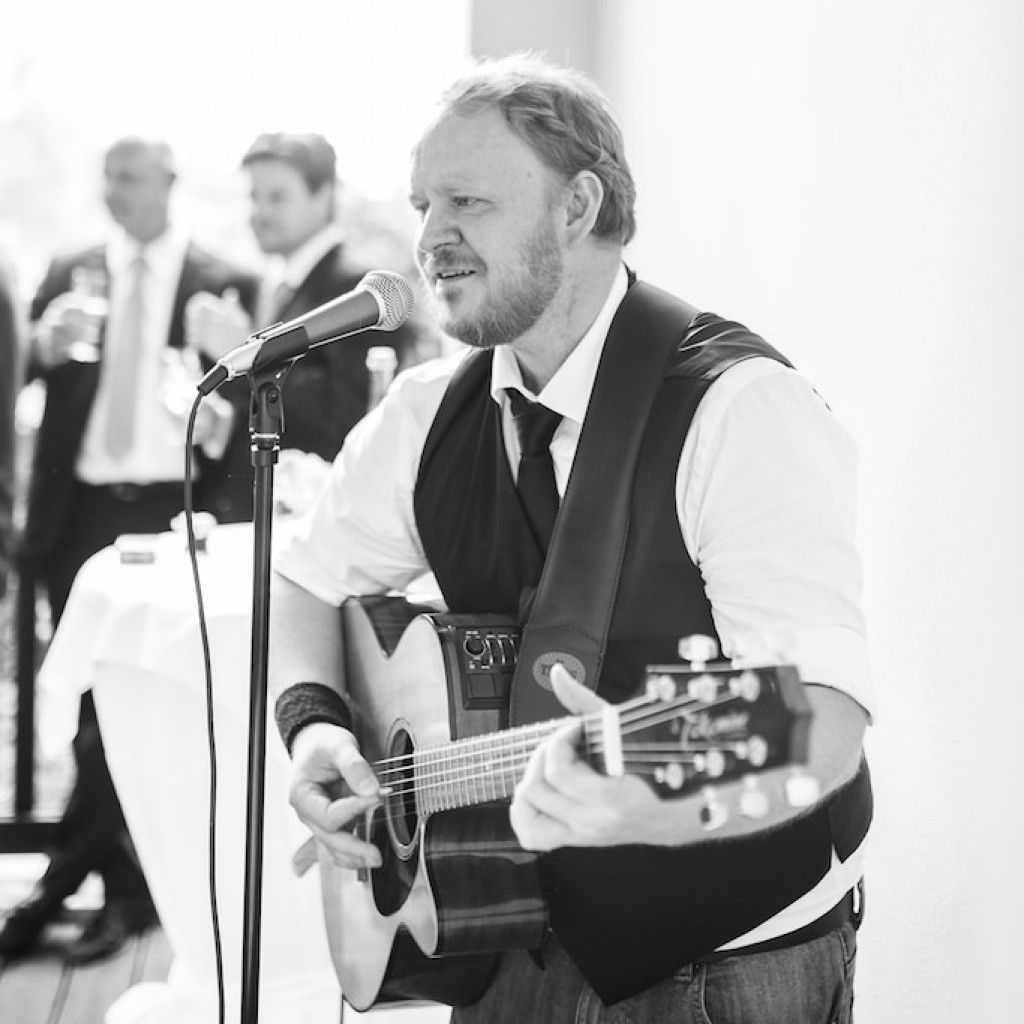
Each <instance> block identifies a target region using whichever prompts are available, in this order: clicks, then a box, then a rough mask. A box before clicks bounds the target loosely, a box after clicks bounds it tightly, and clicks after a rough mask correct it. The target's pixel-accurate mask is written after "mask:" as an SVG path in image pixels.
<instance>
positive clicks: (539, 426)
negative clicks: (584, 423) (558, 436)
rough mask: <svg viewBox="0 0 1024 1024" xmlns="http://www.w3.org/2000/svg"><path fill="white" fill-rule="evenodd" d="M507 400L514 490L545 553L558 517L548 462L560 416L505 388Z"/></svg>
mask: <svg viewBox="0 0 1024 1024" xmlns="http://www.w3.org/2000/svg"><path fill="white" fill-rule="evenodd" d="M508 397H509V402H510V404H511V406H512V416H513V417H514V419H515V424H516V434H517V435H518V437H519V450H520V457H519V473H518V477H517V480H516V489H517V490H518V491H519V497H520V500H521V501H522V503H523V508H524V510H525V511H526V518H527V519H528V520H529V521H530V526H531V528H532V529H533V533H534V536H535V537H536V538H537V543H538V544H540V546H541V550H543V551H544V552H545V554H546V553H547V550H548V542H549V541H550V540H551V531H552V529H553V528H554V525H555V516H557V515H558V488H557V487H556V485H555V467H554V464H553V463H552V461H551V438H552V437H553V436H554V433H555V430H556V429H557V427H558V424H559V423H561V421H562V417H561V414H559V413H557V412H554V411H553V410H551V409H549V408H547V406H544V405H541V404H540V402H531V401H530V400H529V399H527V398H525V397H524V396H523V395H521V394H520V393H519V392H518V391H515V390H514V389H511V388H510V389H509V392H508Z"/></svg>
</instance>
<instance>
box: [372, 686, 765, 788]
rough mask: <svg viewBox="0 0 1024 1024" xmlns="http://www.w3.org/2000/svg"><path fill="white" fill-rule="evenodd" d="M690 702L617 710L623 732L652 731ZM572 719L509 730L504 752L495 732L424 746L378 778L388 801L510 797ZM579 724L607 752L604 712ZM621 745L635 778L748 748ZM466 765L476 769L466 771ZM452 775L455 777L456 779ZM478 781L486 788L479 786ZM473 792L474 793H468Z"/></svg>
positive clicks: (731, 744)
mask: <svg viewBox="0 0 1024 1024" xmlns="http://www.w3.org/2000/svg"><path fill="white" fill-rule="evenodd" d="M738 699H740V698H739V697H738V696H737V695H735V694H728V695H724V696H723V697H722V698H720V699H719V700H718V701H714V702H708V703H704V704H702V705H701V710H705V709H707V708H710V707H713V706H721V705H724V704H727V703H729V702H732V701H736V700H738ZM689 703H697V702H694V701H691V700H689V699H680V700H677V701H674V702H670V703H669V704H668V705H665V704H662V703H659V704H655V705H653V706H652V705H651V704H650V698H648V697H640V698H636V699H634V701H632V702H629V705H621V706H620V707H619V708H618V709H617V710H618V712H619V715H620V719H624V720H625V723H626V724H625V725H624V727H623V728H622V729H621V732H622V733H623V734H624V735H628V734H629V733H631V732H635V731H637V730H638V729H640V728H649V727H650V725H651V724H652V723H653V724H657V723H659V722H665V721H670V720H671V719H672V718H674V717H677V713H678V710H679V708H685V707H686V705H687V704H689ZM630 706H631V707H630ZM641 706H643V710H640V708H641ZM624 709H625V710H624ZM571 720H572V719H571V718H569V717H567V718H565V719H559V720H555V721H553V722H544V723H535V724H532V725H528V726H522V727H519V728H518V729H515V730H508V731H507V732H506V733H504V734H503V736H504V737H505V746H504V748H502V747H497V748H496V747H495V745H494V738H493V737H494V735H495V734H490V735H485V736H482V737H467V738H466V739H464V740H459V741H456V742H455V743H452V744H450V745H448V746H447V747H444V748H425V749H424V750H420V751H414V752H412V753H410V754H403V755H399V756H397V757H393V758H387V759H384V760H382V761H379V762H376V766H377V767H379V768H380V769H381V770H380V772H379V775H380V776H381V778H382V782H384V784H385V790H386V795H387V796H389V797H391V796H395V797H406V796H408V795H409V794H417V793H418V794H420V795H427V794H430V793H433V792H435V791H438V790H446V789H448V790H451V789H452V787H453V786H456V785H458V786H462V787H464V788H465V789H466V790H467V794H466V795H467V798H468V801H471V800H472V799H475V798H476V797H477V795H478V791H479V790H483V792H484V794H485V795H487V794H488V793H489V792H492V791H493V794H494V798H495V799H497V798H499V797H505V796H509V795H511V791H510V789H508V786H511V787H512V788H514V786H515V783H516V782H517V781H518V778H519V776H520V774H521V772H522V770H523V769H525V767H526V765H527V764H528V762H529V760H530V758H531V757H532V755H533V749H534V747H535V746H536V741H537V740H539V739H543V738H545V736H546V735H550V734H551V733H552V732H553V731H555V729H557V728H559V727H560V726H561V725H562V724H563V723H566V722H569V721H571ZM580 722H581V724H582V726H583V729H584V734H585V741H586V744H587V750H588V752H589V753H592V754H601V753H603V752H604V743H603V739H602V738H601V737H602V736H603V729H601V728H600V726H601V722H602V716H601V714H600V713H592V714H588V715H584V716H581V718H580ZM530 734H533V735H530ZM531 741H533V742H534V746H533V747H529V748H527V747H525V746H524V744H526V743H529V742H531ZM622 746H623V749H622V756H623V763H624V764H625V765H627V766H629V767H630V769H631V770H632V771H633V773H634V774H651V773H652V772H653V771H654V770H655V768H656V766H657V765H656V762H658V763H660V762H661V761H662V760H663V758H662V757H659V755H660V754H666V753H668V754H671V755H672V756H673V759H674V760H675V761H676V762H677V763H681V764H684V765H694V764H697V763H698V762H699V760H700V758H701V757H702V756H703V755H706V753H707V752H709V751H712V750H717V751H720V752H721V751H729V752H732V753H734V754H736V755H737V756H742V754H743V750H744V746H745V744H744V742H743V741H725V740H723V741H721V742H717V743H712V742H710V741H689V742H687V744H686V746H683V745H682V743H681V742H680V743H675V744H666V743H664V742H662V743H647V744H642V743H633V742H626V743H624V744H623V745H622ZM488 751H489V753H490V756H489V757H488V759H487V760H486V761H485V762H483V763H480V754H481V752H488ZM410 762H411V764H412V767H413V768H414V769H415V775H414V776H413V777H410V776H409V775H408V768H409V766H410ZM385 765H392V767H390V768H389V767H385ZM467 767H469V768H471V769H473V770H472V771H471V772H467V771H466V768H467ZM394 776H398V780H397V781H396V782H395V783H394V784H389V783H388V777H394ZM453 776H455V777H454V778H453ZM506 776H508V777H506ZM478 783H479V784H481V785H479V786H478V785H477V784H478ZM469 790H472V792H471V793H470V792H468V791H469ZM499 791H500V792H499ZM449 795H450V796H451V797H452V799H451V800H450V801H448V802H447V804H448V805H450V806H459V805H461V803H464V802H467V801H464V800H460V799H459V797H458V794H455V793H450V794H449Z"/></svg>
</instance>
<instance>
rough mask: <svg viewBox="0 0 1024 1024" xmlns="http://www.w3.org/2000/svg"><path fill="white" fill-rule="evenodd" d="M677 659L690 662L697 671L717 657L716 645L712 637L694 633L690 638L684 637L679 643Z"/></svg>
mask: <svg viewBox="0 0 1024 1024" xmlns="http://www.w3.org/2000/svg"><path fill="white" fill-rule="evenodd" d="M678 650H679V657H680V658H682V659H683V660H684V661H688V662H690V664H691V665H693V667H694V668H695V669H697V670H698V671H699V670H700V669H702V668H703V667H704V666H705V665H706V664H707V663H708V662H709V661H714V660H715V658H717V657H718V644H717V643H716V642H715V639H714V637H710V636H706V635H705V634H703V633H694V634H693V635H692V636H684V637H683V638H682V640H680V641H679V648H678Z"/></svg>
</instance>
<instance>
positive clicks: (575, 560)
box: [509, 281, 697, 725]
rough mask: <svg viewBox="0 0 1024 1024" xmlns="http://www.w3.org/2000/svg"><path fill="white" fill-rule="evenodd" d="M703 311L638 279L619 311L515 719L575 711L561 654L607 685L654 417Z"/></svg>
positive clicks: (544, 577) (548, 571) (518, 680)
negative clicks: (559, 690) (563, 681)
mask: <svg viewBox="0 0 1024 1024" xmlns="http://www.w3.org/2000/svg"><path fill="white" fill-rule="evenodd" d="M695 316H697V310H696V309H694V308H693V307H692V306H690V305H689V304H688V303H685V302H683V301H682V300H680V299H677V298H675V296H672V295H669V294H668V293H667V292H664V291H662V290H661V289H659V288H655V287H653V286H652V285H649V284H645V283H643V282H640V281H638V282H636V283H634V284H633V285H632V286H631V287H630V288H629V290H628V291H627V292H626V297H625V298H624V299H623V301H622V303H621V305H620V306H619V309H618V311H617V313H616V315H615V318H614V320H613V321H612V325H611V328H610V330H609V332H608V338H607V340H606V342H605V345H604V349H603V351H602V354H601V360H600V363H599V364H598V369H597V376H596V378H595V381H594V389H593V392H592V394H591V398H590V404H589V406H588V408H587V415H586V418H585V419H584V422H583V428H582V430H581V432H580V440H579V445H578V447H577V450H576V457H575V459H574V461H573V467H572V472H571V474H570V476H569V482H568V485H567V487H566V491H565V497H564V498H563V499H562V504H561V507H560V509H559V513H558V518H557V519H556V521H555V527H554V532H553V533H552V536H551V543H550V545H549V548H548V554H547V558H546V559H545V562H544V569H543V571H542V573H541V577H540V582H539V583H538V584H537V590H536V593H535V595H534V598H533V605H532V608H531V610H530V614H529V618H528V619H527V622H526V625H525V627H524V629H523V634H522V639H521V641H520V649H519V656H518V660H517V664H516V670H515V674H514V676H513V678H512V696H511V704H510V707H509V721H510V723H511V724H513V725H518V724H522V723H526V722H537V721H543V720H545V719H550V718H554V717H558V716H561V715H564V714H565V709H564V708H563V707H562V705H561V704H560V703H559V701H558V699H557V697H555V695H554V693H552V691H551V683H550V680H549V674H550V671H551V667H552V665H554V664H556V663H559V662H560V663H562V664H563V665H564V666H565V668H566V669H567V670H568V671H569V672H570V673H571V674H572V675H573V676H574V677H575V678H576V679H577V680H578V681H580V682H582V683H584V685H586V686H589V687H590V688H591V689H595V690H596V689H597V683H598V679H599V677H600V672H601V665H602V662H603V659H604V652H605V646H606V643H607V634H608V627H609V624H610V622H611V616H612V609H613V606H614V603H615V594H616V590H617V587H618V581H619V573H620V570H621V568H622V561H623V553H624V551H625V547H626V537H627V534H628V532H629V520H630V503H631V499H632V494H633V481H634V476H635V473H636V466H637V462H638V459H639V454H640V447H641V444H642V442H643V437H644V432H645V430H646V427H647V419H648V416H649V414H650V410H651V406H652V404H653V402H654V398H655V395H656V394H657V392H658V389H659V387H660V386H661V383H662V380H663V379H664V374H665V369H666V365H667V363H668V360H669V358H670V356H671V355H672V353H674V352H675V351H676V350H677V348H678V346H679V343H680V342H681V340H682V339H683V337H684V336H685V335H686V333H687V330H688V329H689V327H690V324H691V322H692V321H693V319H694V317H695Z"/></svg>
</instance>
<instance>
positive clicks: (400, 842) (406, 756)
mask: <svg viewBox="0 0 1024 1024" xmlns="http://www.w3.org/2000/svg"><path fill="white" fill-rule="evenodd" d="M412 753H413V742H412V737H411V736H410V735H409V733H408V732H407V731H406V730H405V729H399V730H397V731H396V732H395V733H394V734H393V735H392V737H391V744H390V747H389V750H388V757H389V758H392V759H393V760H392V761H391V763H392V765H394V766H395V767H396V768H397V771H395V773H394V774H393V775H392V776H391V778H392V779H393V780H394V781H392V782H391V783H390V785H391V790H392V793H391V796H389V797H387V798H386V800H385V810H386V817H387V823H388V832H389V833H390V836H391V841H392V843H393V844H394V847H395V852H396V853H397V854H398V856H399V857H400V858H401V859H402V860H407V859H408V858H409V857H411V856H412V854H413V852H414V850H415V846H416V830H417V827H418V826H419V818H418V817H417V815H416V795H415V792H414V789H413V783H414V776H413V767H412Z"/></svg>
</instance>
